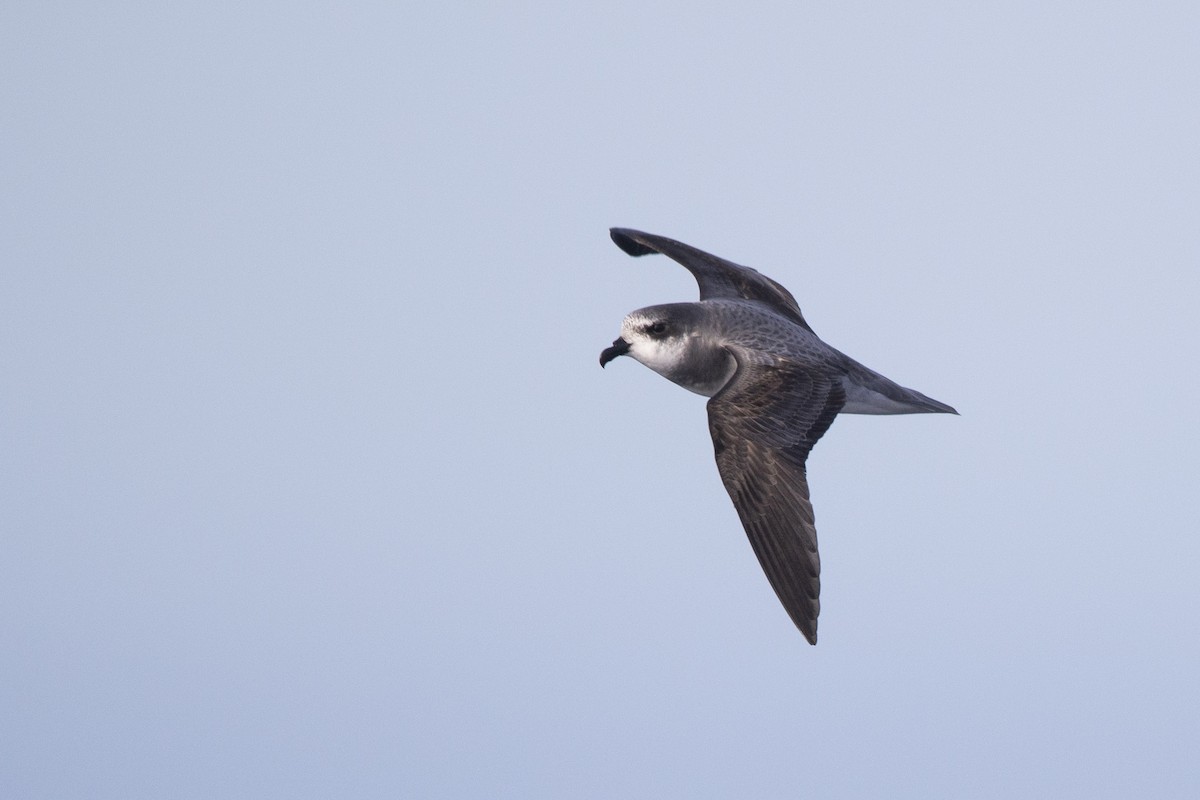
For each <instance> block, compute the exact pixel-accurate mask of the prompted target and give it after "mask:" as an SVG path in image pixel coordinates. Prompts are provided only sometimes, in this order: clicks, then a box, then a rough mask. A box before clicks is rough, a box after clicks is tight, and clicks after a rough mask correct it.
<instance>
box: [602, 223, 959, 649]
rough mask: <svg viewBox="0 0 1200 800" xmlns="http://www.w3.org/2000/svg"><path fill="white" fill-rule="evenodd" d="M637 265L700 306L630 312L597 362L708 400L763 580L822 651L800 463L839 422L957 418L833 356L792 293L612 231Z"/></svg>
mask: <svg viewBox="0 0 1200 800" xmlns="http://www.w3.org/2000/svg"><path fill="white" fill-rule="evenodd" d="M610 233H611V235H612V239H613V241H614V242H615V243H616V244H617V246H618V247H620V248H621V249H622V250H624V251H625V252H626V253H628V254H629V255H631V256H644V255H648V254H651V253H661V254H663V255H665V256H667V257H669V258H671V259H673V260H675V261H677V262H679V263H680V264H682V265H683V266H684V267H685V268H686V269H687V270H688V271H689V272H691V273H692V276H693V277H694V278H695V279H696V282H697V283H698V284H699V285H700V302H698V303H668V304H666V305H658V306H649V307H647V308H641V309H638V310H637V311H634V312H632V313H630V314H629V315H628V316H626V317H625V320H624V321H623V322H622V323H621V335H620V337H619V338H617V340H616V341H614V342H613V343H612V346H611V347H607V348H605V349H604V352H602V353H601V354H600V366H601V367H603V366H604V365H606V364H608V362H610V361H612V360H613V359H615V358H617V357H618V356H629V357H631V358H633V359H634V360H635V361H640V362H641V363H642V364H644V365H646V366H647V367H649V368H650V369H652V370H654V371H655V372H657V373H658V374H659V375H662V376H663V377H664V378H666V379H667V380H670V381H672V382H674V383H677V384H679V385H680V386H682V387H683V388H685V389H688V390H690V391H693V392H696V393H697V394H701V395H704V396H705V397H708V398H710V399H709V401H708V429H709V432H710V433H711V434H712V439H713V448H714V450H715V451H716V458H717V469H718V471H719V472H720V473H721V480H722V482H723V483H724V484H725V488H726V490H728V492H729V496H730V497H731V498H732V499H733V505H734V508H736V509H737V513H738V516H739V517H740V518H741V520H742V525H743V527H744V528H745V529H746V535H747V536H748V537H749V539H750V545H751V546H752V547H753V548H754V554H755V555H756V556H758V562H759V564H761V565H762V568H763V571H764V572H766V574H767V580H768V581H770V583H771V587H772V588H773V589H774V590H775V594H776V595H778V596H779V600H780V602H781V603H783V607H784V608H785V609H786V610H787V613H788V615H789V616H790V617H791V618H792V621H793V622H794V623H796V627H797V628H799V629H800V632H801V633H803V634H804V638H806V639H807V640H808V641H809V643H810V644H816V643H817V615H818V614H819V613H820V610H821V602H820V593H821V559H820V556H819V555H818V554H817V529H816V526H815V525H814V524H813V510H812V503H811V502H809V496H808V479H807V476H806V474H805V466H804V465H805V460H806V459H807V458H808V454H809V451H811V450H812V448H813V445H815V444H816V443H817V440H818V439H820V438H821V436H822V435H823V434H824V433H825V431H827V430H828V429H829V426H830V424H832V423H833V418H834V417H836V416H837V415H838V414H939V413H940V414H957V413H958V412H957V411H955V410H954V409H953V408H951V407H950V406H948V405H946V404H945V403H940V402H938V401H937V400H934V399H932V398H929V397H926V396H925V395H923V394H921V393H920V392H917V391H913V390H912V389H906V388H904V387H903V386H900V385H899V384H896V383H894V382H892V381H890V380H888V379H887V378H885V377H883V376H882V375H880V374H879V373H877V372H874V371H872V370H870V369H867V368H866V367H864V366H863V365H862V364H859V363H858V362H857V361H855V360H853V359H852V358H850V357H849V356H846V355H843V354H842V353H840V352H838V351H837V350H835V349H833V348H832V347H830V346H829V345H827V344H825V342H823V341H821V339H820V338H819V337H818V336H817V334H816V333H814V332H813V329H812V328H811V327H809V325H808V323H807V322H805V320H804V315H803V314H801V313H800V307H799V306H798V305H797V304H796V300H795V298H794V297H792V295H791V293H790V292H789V291H788V290H787V289H785V288H783V287H782V286H780V285H779V284H778V283H776V282H775V281H773V280H771V279H770V278H768V277H767V276H765V275H762V274H760V273H759V272H758V271H757V270H753V269H750V268H749V267H743V266H739V265H738V264H734V263H732V262H730V261H726V260H725V259H723V258H718V257H717V256H714V255H711V254H709V253H706V252H704V251H703V250H698V249H696V248H695V247H692V246H690V245H686V244H684V243H682V242H677V241H675V240H674V239H668V238H666V237H663V236H656V235H654V234H649V233H642V232H641V231H635V230H630V229H628V228H613V229H612V230H611V231H610Z"/></svg>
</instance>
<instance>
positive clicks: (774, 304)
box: [609, 228, 812, 331]
mask: <svg viewBox="0 0 1200 800" xmlns="http://www.w3.org/2000/svg"><path fill="white" fill-rule="evenodd" d="M609 235H611V236H612V240H613V241H614V242H616V243H617V247H620V248H621V249H622V250H624V251H625V252H626V253H629V255H631V256H644V255H647V254H649V253H662V254H663V255H664V256H667V257H669V258H672V259H674V260H675V261H678V262H679V263H680V264H682V265H683V266H684V267H686V268H687V270H688V272H690V273H692V275H693V276H694V277H695V278H696V283H698V284H700V299H701V300H708V299H710V298H713V297H731V298H741V299H742V300H754V301H756V302H759V303H763V304H765V305H767V306H770V307H771V308H772V309H774V310H775V311H776V312H777V313H779V314H782V315H783V316H785V317H787V318H788V319H790V320H792V321H793V322H795V323H797V324H798V325H801V326H802V327H804V328H806V329H807V330H809V331H812V328H810V327H809V326H808V323H807V322H805V321H804V315H803V314H801V313H800V306H799V305H797V304H796V298H794V297H792V293H791V292H789V291H788V290H787V289H785V288H783V287H782V286H780V285H779V284H778V283H776V282H775V281H773V280H771V279H770V278H768V277H767V276H766V275H763V274H762V273H760V272H759V271H758V270H755V269H751V268H750V267H743V266H740V265H738V264H734V263H733V262H732V261H726V260H725V259H723V258H718V257H716V256H714V255H712V254H711V253H706V252H704V251H703V250H697V249H696V248H695V247H692V246H691V245H688V244H684V243H683V242H677V241H675V240H674V239H668V238H666V237H665V236H655V235H654V234H652V233H642V232H641V231H635V230H631V229H630V228H611V229H610V230H609Z"/></svg>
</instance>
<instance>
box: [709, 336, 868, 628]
mask: <svg viewBox="0 0 1200 800" xmlns="http://www.w3.org/2000/svg"><path fill="white" fill-rule="evenodd" d="M733 352H734V356H735V358H736V359H737V362H738V369H737V372H736V373H734V376H733V378H732V379H731V380H730V381H729V384H728V385H727V386H726V387H725V388H724V389H722V390H721V391H720V392H719V393H717V394H716V395H715V396H714V397H713V398H712V399H711V400H710V401H709V403H708V421H709V430H710V432H711V433H712V438H713V447H714V450H715V452H716V459H717V468H718V470H719V471H720V473H721V480H722V482H723V483H724V484H725V489H726V490H727V491H728V492H729V496H730V498H731V499H732V500H733V505H734V507H735V508H736V509H737V512H738V516H739V517H740V518H741V521H742V526H743V527H744V528H745V530H746V535H747V537H748V538H749V539H750V545H751V547H752V548H753V549H754V553H755V555H756V556H757V557H758V561H759V564H761V565H762V568H763V571H764V572H765V573H766V575H767V580H768V581H770V583H771V587H772V588H773V589H774V590H775V594H776V595H778V597H779V600H780V602H781V603H783V607H784V608H785V609H786V610H787V612H788V615H789V616H790V617H791V618H792V621H793V622H794V623H795V624H796V627H797V628H799V629H800V632H801V633H803V634H804V637H805V638H806V639H808V641H809V642H810V643H812V644H816V643H817V616H818V614H819V613H820V610H821V602H820V594H821V558H820V555H819V553H818V551H817V529H816V525H815V524H814V519H813V509H812V503H811V501H810V500H809V493H808V478H807V475H806V471H805V462H806V460H807V459H808V454H809V452H810V451H811V450H812V448H813V445H815V444H816V443H817V440H818V439H820V438H821V436H822V435H823V434H824V433H825V431H826V430H828V429H829V426H830V425H831V424H832V423H833V419H834V417H836V416H837V413H838V411H839V410H841V408H842V406H843V405H844V404H845V402H846V398H845V393H844V392H843V390H842V387H841V385H840V384H839V383H837V382H835V381H832V380H830V379H829V377H827V376H824V375H821V374H819V373H815V372H812V371H809V370H805V369H803V368H801V367H800V366H798V365H796V364H794V363H790V362H786V361H780V360H771V359H769V358H767V357H764V356H761V355H760V354H755V353H747V352H738V351H733Z"/></svg>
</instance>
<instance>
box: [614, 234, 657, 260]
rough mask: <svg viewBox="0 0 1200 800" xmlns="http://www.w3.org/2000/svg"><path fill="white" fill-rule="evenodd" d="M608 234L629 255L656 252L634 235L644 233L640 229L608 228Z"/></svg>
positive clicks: (643, 254) (645, 254) (646, 254)
mask: <svg viewBox="0 0 1200 800" xmlns="http://www.w3.org/2000/svg"><path fill="white" fill-rule="evenodd" d="M608 235H609V236H611V237H612V240H613V242H614V243H615V244H616V245H617V247H619V248H621V249H622V250H624V251H625V252H626V253H628V254H629V255H631V256H648V255H650V254H651V253H657V252H658V251H657V250H655V249H654V248H653V247H647V246H646V245H644V244H642V243H641V242H639V241H638V240H637V238H636V237H638V236H643V235H644V234H643V233H642V232H641V231H635V230H633V229H632V228H609V229H608Z"/></svg>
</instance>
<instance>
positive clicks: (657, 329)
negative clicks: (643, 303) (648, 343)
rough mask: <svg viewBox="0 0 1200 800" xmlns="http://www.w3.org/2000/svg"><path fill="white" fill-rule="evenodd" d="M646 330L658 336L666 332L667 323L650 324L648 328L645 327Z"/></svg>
mask: <svg viewBox="0 0 1200 800" xmlns="http://www.w3.org/2000/svg"><path fill="white" fill-rule="evenodd" d="M646 330H647V331H649V332H650V333H653V334H655V335H658V334H660V333H664V332H665V331H666V330H667V323H665V322H652V323H651V324H650V325H649V326H647V328H646Z"/></svg>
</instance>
